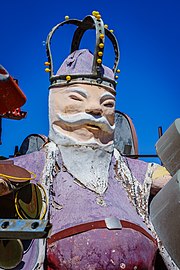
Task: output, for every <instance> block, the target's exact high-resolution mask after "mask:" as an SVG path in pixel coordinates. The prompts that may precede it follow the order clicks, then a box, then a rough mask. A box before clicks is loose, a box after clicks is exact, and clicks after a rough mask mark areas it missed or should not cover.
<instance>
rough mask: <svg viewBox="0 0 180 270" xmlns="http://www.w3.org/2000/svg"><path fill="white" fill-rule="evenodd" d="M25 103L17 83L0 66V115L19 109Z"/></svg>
mask: <svg viewBox="0 0 180 270" xmlns="http://www.w3.org/2000/svg"><path fill="white" fill-rule="evenodd" d="M25 102H26V96H25V95H24V94H23V92H22V91H21V89H20V88H19V86H18V84H17V82H16V81H15V80H14V79H13V78H12V77H11V76H10V75H9V73H8V72H7V70H6V69H5V68H4V67H3V66H2V65H0V114H2V115H3V114H5V113H7V112H9V111H14V110H15V109H17V108H19V107H21V106H22V105H24V103H25Z"/></svg>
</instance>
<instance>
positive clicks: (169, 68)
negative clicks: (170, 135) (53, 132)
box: [0, 0, 180, 161]
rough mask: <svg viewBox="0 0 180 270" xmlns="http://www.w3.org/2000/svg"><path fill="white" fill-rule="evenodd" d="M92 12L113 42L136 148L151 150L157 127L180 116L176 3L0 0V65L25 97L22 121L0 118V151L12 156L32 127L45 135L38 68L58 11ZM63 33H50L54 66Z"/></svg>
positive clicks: (122, 105) (120, 101) (62, 51)
mask: <svg viewBox="0 0 180 270" xmlns="http://www.w3.org/2000/svg"><path fill="white" fill-rule="evenodd" d="M93 10H98V11H99V12H100V13H101V15H102V18H103V20H104V22H105V23H107V24H108V25H109V29H113V30H114V33H115V35H116V37H117V39H118V41H119V45H120V50H121V59H120V63H119V68H120V69H121V74H120V76H119V79H118V87H117V101H116V108H117V109H118V110H121V111H122V112H124V113H126V114H128V115H129V116H130V117H131V118H132V120H133V123H134V125H135V128H136V132H137V136H138V144H139V153H140V154H155V147H154V145H155V142H156V141H157V139H158V132H157V129H158V126H162V127H163V131H165V130H166V129H167V128H168V127H169V126H170V125H171V123H173V121H174V120H175V119H176V118H178V117H179V116H180V115H179V100H180V91H179V89H180V69H179V63H180V16H179V14H180V2H179V1H175V0H171V1H166V0H164V1H160V0H151V1H150V0H149V1H147V0H136V1H133V0H126V1H125V0H124V1H122V0H111V1H107V0H105V1H102V0H98V1H95V0H91V1H83V0H76V1H72V0H70V1H68V2H66V1H63V2H62V1H55V0H51V1H46V0H45V1H42V0H39V1H35V0H31V1H18V0H17V1H12V0H9V1H3V2H2V3H1V7H0V18H1V28H0V34H1V42H0V64H2V65H3V66H4V67H5V68H6V69H7V70H8V71H9V73H10V74H11V75H12V76H13V77H15V78H17V79H18V80H19V85H20V87H21V89H22V90H23V91H24V93H25V95H26V96H27V102H26V104H25V105H24V106H23V108H22V109H23V110H25V111H27V112H28V115H27V118H26V119H24V120H21V121H14V120H6V119H3V134H2V141H3V144H2V145H1V146H0V155H4V156H8V155H11V154H13V152H14V146H15V145H18V146H20V145H21V143H22V141H23V140H24V138H25V137H26V136H27V135H29V134H31V133H38V134H45V135H47V134H48V109H47V107H48V102H47V100H48V85H49V81H48V74H47V73H45V72H44V62H45V61H46V52H45V46H44V41H45V40H46V37H47V35H48V33H49V31H50V30H51V28H52V27H53V26H54V25H56V24H57V23H59V22H61V21H63V20H64V16H65V15H69V16H70V18H77V19H83V18H84V17H85V16H86V15H89V14H91V12H92V11H93ZM68 31H69V32H68ZM62 33H63V32H62ZM62 33H61V31H59V33H58V34H57V35H59V44H58V47H59V50H58V52H57V53H56V59H57V65H58V64H59V65H60V63H61V62H62V61H63V58H64V57H65V56H67V55H68V53H69V47H70V44H69V42H68V40H70V38H71V37H70V33H71V31H70V30H67V34H66V35H65V34H62ZM68 33H69V34H68ZM88 43H90V42H88ZM107 45H108V44H107ZM107 54H108V56H106V58H105V60H106V62H107V63H106V62H105V64H107V65H108V64H111V63H112V60H111V58H112V55H113V51H111V50H108V51H107ZM147 161H149V159H148V160H147Z"/></svg>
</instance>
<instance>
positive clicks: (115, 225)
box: [105, 217, 122, 230]
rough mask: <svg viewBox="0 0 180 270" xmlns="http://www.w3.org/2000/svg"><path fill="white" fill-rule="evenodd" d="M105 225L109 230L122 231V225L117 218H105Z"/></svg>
mask: <svg viewBox="0 0 180 270" xmlns="http://www.w3.org/2000/svg"><path fill="white" fill-rule="evenodd" d="M105 223H106V227H107V228H108V229H109V230H115V229H116V230H122V224H121V222H120V220H119V219H118V218H117V217H109V218H105Z"/></svg>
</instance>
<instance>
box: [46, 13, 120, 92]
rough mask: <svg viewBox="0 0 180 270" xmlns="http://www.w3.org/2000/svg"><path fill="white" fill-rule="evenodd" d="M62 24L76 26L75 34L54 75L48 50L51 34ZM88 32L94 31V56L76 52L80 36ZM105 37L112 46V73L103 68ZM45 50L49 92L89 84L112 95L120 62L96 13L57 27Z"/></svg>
mask: <svg viewBox="0 0 180 270" xmlns="http://www.w3.org/2000/svg"><path fill="white" fill-rule="evenodd" d="M64 24H74V25H76V26H77V29H76V31H75V32H74V36H73V40H72V44H71V53H70V55H69V56H68V57H67V58H66V59H65V60H64V62H63V63H62V65H61V66H60V68H59V70H58V71H57V73H56V74H54V72H53V61H52V55H51V49H50V44H51V38H52V36H53V34H54V32H55V31H56V30H57V29H58V28H59V27H60V26H63V25H64ZM88 29H95V30H96V46H95V51H94V53H93V54H92V53H91V52H90V51H89V50H88V49H79V45H80V41H81V39H82V37H83V34H84V32H85V31H86V30H88ZM105 36H107V37H108V38H109V39H110V41H111V42H112V44H113V48H114V52H115V60H114V66H113V68H112V69H110V68H109V67H106V66H104V65H103V64H102V60H103V54H104V44H105ZM46 49H47V56H48V63H49V69H47V70H48V71H49V72H50V83H51V84H50V87H49V89H51V88H53V87H57V86H64V85H67V84H74V83H88V84H95V85H98V86H103V87H107V88H109V89H110V90H111V91H113V92H115V88H116V81H115V78H116V77H117V76H116V75H115V73H116V69H117V65H118V62H119V47H118V43H117V40H116V38H115V36H114V35H113V33H112V32H111V31H109V30H108V29H106V28H105V27H104V23H103V21H102V19H101V16H100V14H99V13H98V14H95V15H93V16H91V15H90V16H86V17H85V18H84V20H82V21H79V20H75V19H72V20H69V19H68V20H66V21H64V22H62V23H60V24H57V25H56V26H55V27H54V28H53V29H52V31H51V32H50V33H49V35H48V37H47V41H46Z"/></svg>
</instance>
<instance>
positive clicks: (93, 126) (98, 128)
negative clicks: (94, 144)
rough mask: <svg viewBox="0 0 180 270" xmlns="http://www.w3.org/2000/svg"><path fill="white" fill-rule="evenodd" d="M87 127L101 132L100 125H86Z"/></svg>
mask: <svg viewBox="0 0 180 270" xmlns="http://www.w3.org/2000/svg"><path fill="white" fill-rule="evenodd" d="M86 127H87V128H88V129H92V130H100V127H99V126H98V125H93V124H86Z"/></svg>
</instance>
